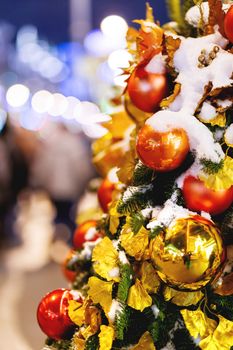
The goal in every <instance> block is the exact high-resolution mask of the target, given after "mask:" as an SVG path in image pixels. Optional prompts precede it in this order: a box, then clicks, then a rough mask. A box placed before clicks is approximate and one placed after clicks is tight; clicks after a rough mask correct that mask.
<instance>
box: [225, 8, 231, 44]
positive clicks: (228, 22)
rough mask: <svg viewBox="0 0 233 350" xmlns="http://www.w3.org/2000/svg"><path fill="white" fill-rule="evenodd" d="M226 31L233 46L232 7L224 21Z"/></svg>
mask: <svg viewBox="0 0 233 350" xmlns="http://www.w3.org/2000/svg"><path fill="white" fill-rule="evenodd" d="M224 31H225V34H226V37H227V39H228V40H229V41H230V42H231V43H232V44H233V6H231V7H230V8H229V10H228V12H227V14H226V16H225V19H224Z"/></svg>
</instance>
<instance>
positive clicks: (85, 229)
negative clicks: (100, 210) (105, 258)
mask: <svg viewBox="0 0 233 350" xmlns="http://www.w3.org/2000/svg"><path fill="white" fill-rule="evenodd" d="M96 225H97V222H96V221H95V220H88V221H85V222H84V223H82V224H81V225H79V226H78V227H77V229H76V230H75V232H74V237H73V246H74V248H75V249H82V248H83V244H84V243H85V242H94V241H96V240H97V239H98V238H99V237H101V234H100V232H98V231H97V229H96Z"/></svg>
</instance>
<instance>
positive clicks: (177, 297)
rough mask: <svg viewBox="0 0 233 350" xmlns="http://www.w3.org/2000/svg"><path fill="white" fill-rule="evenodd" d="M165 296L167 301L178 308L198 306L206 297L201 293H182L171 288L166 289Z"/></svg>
mask: <svg viewBox="0 0 233 350" xmlns="http://www.w3.org/2000/svg"><path fill="white" fill-rule="evenodd" d="M163 295H164V299H165V300H166V301H171V302H172V303H173V304H176V305H178V306H189V305H196V304H197V303H198V302H199V301H200V300H201V299H202V298H203V297H204V294H203V293H202V292H201V291H197V292H180V291H177V290H175V289H173V288H170V287H166V288H165V290H164V293H163Z"/></svg>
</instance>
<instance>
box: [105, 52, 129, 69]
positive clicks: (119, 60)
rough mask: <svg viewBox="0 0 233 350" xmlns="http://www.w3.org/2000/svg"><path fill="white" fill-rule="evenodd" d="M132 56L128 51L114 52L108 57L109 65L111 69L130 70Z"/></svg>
mask: <svg viewBox="0 0 233 350" xmlns="http://www.w3.org/2000/svg"><path fill="white" fill-rule="evenodd" d="M130 60H132V56H131V55H130V53H129V52H128V51H127V50H116V51H113V52H112V53H111V54H110V55H109V57H108V65H109V67H110V68H111V69H113V70H115V69H118V68H128V67H129V66H130V64H129V62H130Z"/></svg>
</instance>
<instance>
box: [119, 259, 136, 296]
mask: <svg viewBox="0 0 233 350" xmlns="http://www.w3.org/2000/svg"><path fill="white" fill-rule="evenodd" d="M132 274H133V272H132V267H131V265H129V264H124V265H121V267H120V276H121V280H120V282H119V285H118V290H117V299H118V300H120V301H121V302H123V303H125V302H126V300H127V298H128V292H129V288H130V287H131V284H132V277H131V276H132Z"/></svg>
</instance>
